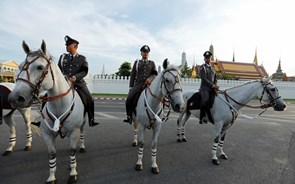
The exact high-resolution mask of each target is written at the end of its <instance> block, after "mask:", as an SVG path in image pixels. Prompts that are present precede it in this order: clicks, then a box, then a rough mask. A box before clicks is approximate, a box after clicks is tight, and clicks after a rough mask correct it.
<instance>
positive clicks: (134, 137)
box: [132, 118, 138, 147]
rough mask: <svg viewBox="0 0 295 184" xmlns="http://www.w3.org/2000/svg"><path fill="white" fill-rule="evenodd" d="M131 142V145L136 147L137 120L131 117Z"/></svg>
mask: <svg viewBox="0 0 295 184" xmlns="http://www.w3.org/2000/svg"><path fill="white" fill-rule="evenodd" d="M133 131H134V132H133V143H132V147H136V146H137V145H138V142H137V132H138V122H137V121H136V120H135V119H134V118H133Z"/></svg>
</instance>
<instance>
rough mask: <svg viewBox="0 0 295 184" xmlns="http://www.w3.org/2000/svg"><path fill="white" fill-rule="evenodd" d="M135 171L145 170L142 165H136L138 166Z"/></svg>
mask: <svg viewBox="0 0 295 184" xmlns="http://www.w3.org/2000/svg"><path fill="white" fill-rule="evenodd" d="M135 170H137V171H142V170H143V166H142V164H141V165H139V164H136V166H135Z"/></svg>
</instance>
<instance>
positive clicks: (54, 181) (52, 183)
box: [46, 180, 57, 184]
mask: <svg viewBox="0 0 295 184" xmlns="http://www.w3.org/2000/svg"><path fill="white" fill-rule="evenodd" d="M56 183H57V182H56V180H52V181H47V182H46V184H56Z"/></svg>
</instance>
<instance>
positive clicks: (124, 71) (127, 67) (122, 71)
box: [116, 61, 131, 77]
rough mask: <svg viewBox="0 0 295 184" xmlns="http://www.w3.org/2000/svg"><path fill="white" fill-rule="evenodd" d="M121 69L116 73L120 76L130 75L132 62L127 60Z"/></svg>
mask: <svg viewBox="0 0 295 184" xmlns="http://www.w3.org/2000/svg"><path fill="white" fill-rule="evenodd" d="M118 70H119V71H118V72H116V75H118V76H120V77H121V76H130V73H131V63H129V62H127V61H125V62H124V63H123V64H121V66H120V68H119V69H118Z"/></svg>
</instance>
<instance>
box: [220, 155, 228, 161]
mask: <svg viewBox="0 0 295 184" xmlns="http://www.w3.org/2000/svg"><path fill="white" fill-rule="evenodd" d="M220 158H221V159H223V160H227V159H228V157H227V156H226V155H220Z"/></svg>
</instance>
